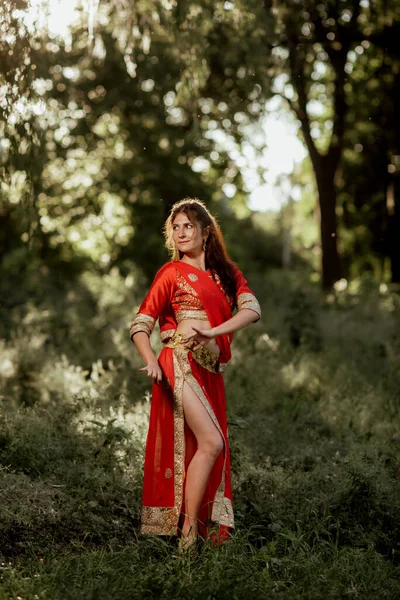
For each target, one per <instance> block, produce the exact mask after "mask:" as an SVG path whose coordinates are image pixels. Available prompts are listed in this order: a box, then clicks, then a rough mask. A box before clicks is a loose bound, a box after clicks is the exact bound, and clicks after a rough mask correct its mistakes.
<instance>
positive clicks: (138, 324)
mask: <svg viewBox="0 0 400 600" xmlns="http://www.w3.org/2000/svg"><path fill="white" fill-rule="evenodd" d="M155 323H156V320H155V319H154V318H153V317H151V316H150V315H145V314H144V313H138V314H137V315H136V317H135V319H134V321H133V323H132V325H131V328H130V330H129V334H130V337H131V339H132V337H133V336H134V335H135V333H139V331H144V333H147V335H148V336H149V337H150V335H151V332H152V331H153V329H154V325H155Z"/></svg>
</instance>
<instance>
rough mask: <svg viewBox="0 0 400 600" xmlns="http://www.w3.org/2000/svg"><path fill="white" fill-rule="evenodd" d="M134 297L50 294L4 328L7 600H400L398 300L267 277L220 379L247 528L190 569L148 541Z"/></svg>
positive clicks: (2, 504)
mask: <svg viewBox="0 0 400 600" xmlns="http://www.w3.org/2000/svg"><path fill="white" fill-rule="evenodd" d="M125 284H126V281H125V283H124V282H123V281H122V280H121V278H119V277H118V275H117V274H115V273H114V275H110V277H109V278H108V279H107V278H104V277H102V278H101V286H100V281H99V280H98V281H96V278H95V277H94V276H93V277H89V276H88V277H87V278H86V279H85V280H84V281H80V282H79V285H78V284H77V286H76V287H75V288H74V289H72V291H70V292H69V294H64V292H57V286H54V289H53V288H52V290H53V291H52V292H51V293H52V294H53V296H51V293H50V292H49V293H46V294H45V293H44V292H43V296H42V298H41V299H39V300H38V302H37V303H36V304H30V305H29V306H28V307H27V306H26V305H24V306H23V307H21V308H18V307H17V308H16V309H15V311H14V313H13V316H12V319H11V322H10V323H9V329H8V330H4V331H3V332H2V336H3V337H4V339H3V341H0V345H1V348H0V350H1V359H0V363H1V364H0V376H1V385H2V390H3V391H2V404H3V410H2V415H1V419H0V600H3V599H4V600H6V599H7V600H10V599H13V600H14V599H15V600H20V599H23V600H31V599H32V600H33V599H48V600H58V599H60V600H75V599H76V600H78V599H85V600H92V599H93V600H119V599H121V600H123V599H136V598H137V599H139V598H146V599H147V598H162V599H165V600H167V599H168V600H173V599H199V600H200V599H202V600H203V599H214V598H215V599H218V600H225V599H227V600H228V599H229V600H234V599H246V598H251V599H260V600H261V599H264V598H269V597H272V598H276V599H279V600H280V599H284V600H286V599H289V598H293V599H296V600H297V599H299V600H300V599H307V600H320V599H324V600H330V599H340V598H361V599H363V600H367V599H371V600H381V599H382V600H383V599H386V598H387V599H388V600H389V599H390V600H393V599H394V598H400V567H399V563H400V453H399V449H400V419H399V409H400V317H399V304H400V302H399V298H398V297H397V296H395V295H394V294H391V293H390V292H389V291H388V290H387V289H386V288H385V287H384V286H383V287H382V286H381V287H380V288H379V287H378V285H375V284H374V283H373V282H371V281H368V280H365V281H364V282H358V284H353V286H350V289H349V288H347V289H346V290H343V291H341V292H340V293H338V294H337V296H336V297H331V298H328V299H326V298H324V299H322V298H321V296H320V294H319V292H318V290H317V289H315V288H312V287H310V286H306V285H300V284H299V282H298V281H295V279H294V278H291V277H290V276H287V277H284V276H283V275H282V274H281V273H270V274H269V275H268V276H266V277H265V278H259V279H258V285H255V286H254V287H255V290H256V293H257V295H258V296H259V298H260V299H261V301H262V308H263V318H262V320H261V321H260V322H258V323H257V324H255V325H253V326H251V327H249V328H247V329H245V330H243V331H241V332H238V334H237V335H236V338H235V342H234V354H233V359H232V362H231V364H230V367H229V368H228V371H227V373H226V376H225V381H226V387H227V398H228V407H229V408H228V418H229V425H230V443H231V455H232V477H233V486H234V502H235V507H234V508H235V518H236V530H235V534H234V535H233V536H232V539H231V540H230V541H229V542H227V543H225V544H222V545H221V546H219V547H213V546H211V545H209V544H207V543H206V544H203V545H202V546H201V547H200V552H199V555H198V557H197V558H196V559H195V560H189V559H188V558H181V557H179V556H178V555H177V552H176V540H175V539H173V538H172V539H165V538H164V539H163V538H156V537H149V536H142V535H141V534H140V533H139V532H138V524H139V515H140V494H141V481H142V459H143V445H144V439H145V434H146V427H147V418H148V412H149V391H150V386H149V383H148V381H147V380H146V378H145V377H142V374H140V373H139V372H138V368H139V366H140V363H139V359H138V357H137V356H136V354H135V351H134V348H133V346H131V345H130V341H129V337H128V336H127V328H128V327H129V321H130V317H131V315H132V304H131V303H132V293H131V291H130V290H131V289H132V288H131V287H129V286H131V283H130V284H129V285H128V288H126V286H125V288H124V285H125ZM96 286H97V287H96ZM82 290H86V291H82ZM87 290H89V291H90V295H89V296H88V295H85V294H86V293H87ZM99 290H101V291H99ZM124 290H125V291H124ZM47 291H48V290H47ZM58 293H59V296H57V294H58ZM93 297H95V298H96V307H95V308H93V302H92V299H93ZM45 298H46V299H45ZM49 298H51V301H50V300H49ZM138 298H140V293H139V292H138ZM54 307H56V308H54ZM16 311H17V312H16ZM18 311H19V312H18ZM154 338H156V335H155V334H154ZM156 344H159V343H158V342H156ZM158 347H159V346H158Z"/></svg>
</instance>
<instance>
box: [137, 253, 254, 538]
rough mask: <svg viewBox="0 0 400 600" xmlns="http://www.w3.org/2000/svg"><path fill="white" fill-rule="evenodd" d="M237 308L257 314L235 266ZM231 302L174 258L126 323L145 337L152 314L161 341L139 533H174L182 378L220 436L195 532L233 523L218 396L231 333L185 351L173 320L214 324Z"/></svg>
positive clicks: (185, 443) (181, 458) (181, 470)
mask: <svg viewBox="0 0 400 600" xmlns="http://www.w3.org/2000/svg"><path fill="white" fill-rule="evenodd" d="M235 278H236V289H237V295H236V304H237V307H238V310H241V309H243V308H250V309H252V310H254V311H255V312H256V313H257V314H258V315H259V316H260V312H261V311H260V307H259V304H258V302H257V300H256V298H255V296H254V294H253V293H252V292H251V290H250V289H249V287H248V285H247V281H246V280H245V278H244V277H243V275H242V273H241V271H240V270H239V269H237V268H236V271H235ZM233 304H234V303H233V301H232V300H231V299H230V298H228V297H227V295H226V294H225V293H224V290H223V288H222V285H221V282H220V280H219V277H218V276H217V275H216V274H215V273H214V274H211V272H210V271H205V272H203V271H200V270H199V269H197V268H196V267H192V266H191V265H189V264H187V263H183V262H181V261H174V262H168V263H166V264H165V265H164V266H163V267H162V268H161V269H160V270H159V271H158V273H157V274H156V276H155V278H154V281H153V283H152V285H151V287H150V290H149V292H148V294H147V296H146V297H145V299H144V300H143V302H142V304H141V306H140V308H139V311H138V313H137V315H136V318H135V320H134V321H133V323H132V326H131V330H130V332H131V337H133V336H134V335H135V333H138V332H139V331H145V332H146V333H147V334H148V335H149V336H150V334H151V331H152V329H153V327H154V325H155V322H156V320H157V318H159V322H160V332H161V339H162V341H163V342H165V343H166V347H165V348H163V350H162V351H161V353H160V356H159V357H158V362H159V365H160V367H161V370H162V372H163V380H162V382H161V383H159V384H157V383H154V384H153V388H152V402H151V409H150V423H149V431H148V435H147V442H146V453H145V463H144V483H143V507H142V524H141V531H142V532H143V533H152V534H156V535H176V534H177V530H178V523H179V519H180V517H181V514H182V510H183V495H184V484H185V473H186V469H187V467H188V465H189V463H190V461H191V459H192V457H193V455H194V453H195V452H196V447H197V446H196V439H195V437H194V435H193V433H192V432H191V430H190V429H189V428H188V427H187V426H186V424H185V419H184V413H183V399H182V394H183V384H184V382H186V383H187V384H189V385H190V386H191V388H192V389H193V391H194V392H195V393H196V395H197V396H198V398H199V399H200V401H201V402H202V404H203V406H204V407H205V408H206V410H207V412H208V414H209V415H210V417H211V419H212V420H213V422H214V424H215V426H216V427H217V429H218V431H219V432H220V434H221V436H222V439H223V441H224V449H223V451H222V452H221V453H220V454H219V456H218V458H217V460H216V461H215V464H214V466H213V468H212V471H211V473H210V477H209V480H208V484H207V488H206V491H205V494H204V497H203V501H202V505H201V508H200V513H199V533H200V534H201V535H203V536H206V535H208V534H209V533H210V529H211V528H215V527H216V528H217V530H218V531H219V535H220V536H222V537H224V532H226V531H227V530H229V529H230V528H233V527H234V517H233V510H232V488H231V479H230V464H229V442H228V427H227V421H226V398H225V388H224V381H223V377H222V374H221V372H222V371H223V369H224V367H225V365H226V363H227V362H228V361H229V359H230V356H231V354H230V343H231V341H232V334H229V335H224V336H218V337H217V338H216V342H217V344H218V347H219V350H220V354H219V356H218V355H216V354H215V353H213V352H211V351H209V350H207V348H203V349H202V350H200V351H198V352H192V351H190V350H188V349H187V348H184V347H182V344H179V341H177V340H176V335H174V334H175V330H176V328H177V323H179V322H180V321H182V320H184V319H201V320H207V319H208V321H209V322H210V324H211V327H216V326H217V325H220V324H221V323H223V322H225V321H227V320H228V319H230V318H231V316H232V307H233Z"/></svg>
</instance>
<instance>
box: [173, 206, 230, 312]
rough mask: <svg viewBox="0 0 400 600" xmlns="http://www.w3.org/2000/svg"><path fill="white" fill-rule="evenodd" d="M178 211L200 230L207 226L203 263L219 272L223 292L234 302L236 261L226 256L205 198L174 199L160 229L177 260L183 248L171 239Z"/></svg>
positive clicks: (219, 231) (222, 237)
mask: <svg viewBox="0 0 400 600" xmlns="http://www.w3.org/2000/svg"><path fill="white" fill-rule="evenodd" d="M179 213H184V214H185V215H186V216H187V218H188V219H189V221H190V222H191V223H193V225H195V226H196V225H197V224H198V225H200V227H201V232H202V233H203V232H204V231H205V229H206V228H209V230H210V232H209V234H208V238H207V247H206V257H205V258H206V267H208V268H210V269H211V272H212V274H213V276H215V274H217V275H218V276H219V278H220V280H221V283H222V286H223V288H224V290H225V292H226V293H227V295H228V296H229V297H230V298H231V299H232V301H233V302H234V304H236V300H235V299H236V283H235V271H234V268H235V265H234V263H233V261H232V260H231V259H230V258H229V254H228V251H227V249H226V246H225V241H224V236H223V235H222V231H221V228H220V226H219V225H218V223H217V221H216V220H215V218H214V217H213V216H212V214H211V213H210V212H209V211H208V210H207V208H206V205H205V204H204V202H202V201H201V200H199V199H198V198H184V199H183V200H180V201H179V202H175V204H174V205H173V207H172V208H171V212H170V214H169V216H168V219H167V220H166V221H165V224H164V228H163V233H164V236H165V245H166V247H167V248H168V250H169V251H170V254H171V259H172V260H179V259H181V258H182V256H183V252H180V251H179V250H178V248H176V246H175V244H174V241H173V229H172V226H173V223H174V220H175V217H176V216H177V215H178V214H179Z"/></svg>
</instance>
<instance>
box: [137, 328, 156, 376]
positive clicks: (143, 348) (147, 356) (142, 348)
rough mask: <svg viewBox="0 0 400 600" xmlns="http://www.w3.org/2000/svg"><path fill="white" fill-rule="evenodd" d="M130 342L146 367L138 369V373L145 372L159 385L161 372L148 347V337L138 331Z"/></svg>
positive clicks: (149, 346) (151, 350)
mask: <svg viewBox="0 0 400 600" xmlns="http://www.w3.org/2000/svg"><path fill="white" fill-rule="evenodd" d="M132 340H133V343H134V344H135V346H136V348H137V349H138V351H139V354H140V356H141V357H142V358H143V360H144V362H145V363H146V366H145V367H143V368H142V369H140V371H146V373H147V376H148V377H151V378H152V379H153V381H154V382H156V383H159V382H160V381H161V380H162V371H161V369H160V365H159V364H158V360H157V357H156V355H155V354H154V352H153V349H152V347H151V345H150V340H149V336H148V335H147V333H145V332H144V331H138V332H137V333H135V335H134V336H133V337H132Z"/></svg>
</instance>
